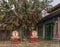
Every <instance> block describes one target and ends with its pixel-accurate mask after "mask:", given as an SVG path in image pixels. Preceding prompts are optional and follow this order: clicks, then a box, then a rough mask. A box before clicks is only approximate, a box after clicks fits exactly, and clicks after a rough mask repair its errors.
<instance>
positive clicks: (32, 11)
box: [0, 0, 51, 31]
mask: <svg viewBox="0 0 60 47" xmlns="http://www.w3.org/2000/svg"><path fill="white" fill-rule="evenodd" d="M50 2H51V0H50V1H48V0H43V1H42V0H7V1H6V0H2V3H1V5H0V14H1V16H2V15H3V18H2V20H1V21H0V22H1V23H3V25H4V24H7V25H9V24H10V25H11V27H12V29H13V28H16V29H17V28H22V29H24V31H25V30H27V29H28V30H31V29H32V28H34V27H36V24H37V23H38V22H39V21H40V19H41V18H42V15H41V11H42V10H43V9H44V8H45V7H46V6H47V4H49V3H50Z"/></svg>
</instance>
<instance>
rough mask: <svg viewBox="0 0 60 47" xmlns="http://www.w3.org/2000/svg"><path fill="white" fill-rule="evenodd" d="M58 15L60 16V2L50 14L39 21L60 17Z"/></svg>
mask: <svg viewBox="0 0 60 47" xmlns="http://www.w3.org/2000/svg"><path fill="white" fill-rule="evenodd" d="M58 16H60V5H59V4H58V5H57V6H55V7H54V9H52V10H51V12H50V14H49V15H47V16H45V17H43V18H42V19H41V20H40V21H39V23H43V22H45V21H47V20H50V19H52V18H54V17H58Z"/></svg>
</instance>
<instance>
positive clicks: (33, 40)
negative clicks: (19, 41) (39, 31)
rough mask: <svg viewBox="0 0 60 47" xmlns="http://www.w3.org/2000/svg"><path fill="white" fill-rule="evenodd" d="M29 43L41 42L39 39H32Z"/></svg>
mask: <svg viewBox="0 0 60 47" xmlns="http://www.w3.org/2000/svg"><path fill="white" fill-rule="evenodd" d="M29 42H30V43H35V42H39V40H38V39H30V40H29Z"/></svg>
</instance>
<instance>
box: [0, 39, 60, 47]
mask: <svg viewBox="0 0 60 47" xmlns="http://www.w3.org/2000/svg"><path fill="white" fill-rule="evenodd" d="M0 47H60V42H55V41H46V40H40V41H39V42H36V43H29V42H21V43H20V44H10V41H1V42H0Z"/></svg>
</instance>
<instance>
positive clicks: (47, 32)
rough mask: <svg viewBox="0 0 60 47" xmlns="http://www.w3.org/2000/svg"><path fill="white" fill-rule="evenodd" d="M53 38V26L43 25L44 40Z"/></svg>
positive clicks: (50, 24)
mask: <svg viewBox="0 0 60 47" xmlns="http://www.w3.org/2000/svg"><path fill="white" fill-rule="evenodd" d="M52 38H53V24H52V23H49V24H46V25H45V40H52Z"/></svg>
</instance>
